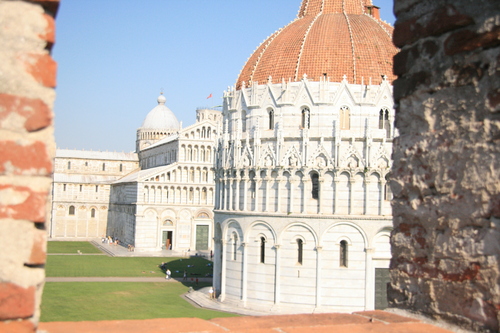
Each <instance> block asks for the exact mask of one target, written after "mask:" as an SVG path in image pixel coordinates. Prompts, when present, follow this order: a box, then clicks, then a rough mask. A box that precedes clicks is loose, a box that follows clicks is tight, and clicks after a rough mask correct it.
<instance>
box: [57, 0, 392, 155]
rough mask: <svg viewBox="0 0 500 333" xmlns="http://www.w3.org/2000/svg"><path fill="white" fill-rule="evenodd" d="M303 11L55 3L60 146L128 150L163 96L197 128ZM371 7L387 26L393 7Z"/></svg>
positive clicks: (282, 0) (284, 0) (198, 0)
mask: <svg viewBox="0 0 500 333" xmlns="http://www.w3.org/2000/svg"><path fill="white" fill-rule="evenodd" d="M300 3H301V0H249V1H244V0H177V1H173V0H144V1H137V0H64V1H61V4H60V7H59V11H58V13H57V18H56V24H57V37H56V38H57V39H56V44H55V46H54V48H53V57H54V59H55V60H56V61H57V62H58V75H57V79H58V82H57V89H56V92H57V98H56V102H55V107H54V109H55V138H56V143H57V147H58V148H66V149H86V150H90V149H91V150H101V151H106V150H108V151H126V152H129V151H133V150H134V149H135V136H136V130H137V128H138V127H140V126H141V125H142V122H143V120H144V118H145V117H146V115H147V113H148V112H149V111H151V109H152V108H154V107H155V106H156V105H157V101H156V99H157V97H158V96H159V94H160V92H161V90H162V89H163V92H164V95H165V97H166V98H167V102H166V105H167V106H168V107H169V108H170V109H171V110H172V111H173V112H174V113H175V115H176V116H177V118H178V119H179V121H182V123H183V127H186V126H189V125H191V124H193V123H194V121H195V115H196V108H198V107H206V106H208V107H213V106H217V105H220V104H221V103H222V93H223V91H224V90H226V89H227V87H228V86H233V85H234V83H235V81H236V78H237V77H238V74H239V73H240V70H241V68H242V67H243V65H244V64H245V62H246V60H247V59H248V57H249V56H250V55H251V54H252V52H253V51H254V50H255V48H257V46H259V44H260V43H261V42H262V41H263V40H264V39H265V38H266V37H267V36H269V35H270V34H271V33H273V32H274V31H276V30H277V29H279V28H281V27H283V26H285V25H286V24H288V23H289V22H291V21H292V20H293V19H295V17H296V16H297V13H298V10H299V7H300ZM373 3H374V4H375V5H376V6H379V7H381V16H382V19H384V20H386V21H387V22H389V23H391V24H393V23H394V16H393V14H392V5H393V1H392V0H373ZM210 94H212V95H213V97H212V98H210V99H207V97H208V96H209V95H210Z"/></svg>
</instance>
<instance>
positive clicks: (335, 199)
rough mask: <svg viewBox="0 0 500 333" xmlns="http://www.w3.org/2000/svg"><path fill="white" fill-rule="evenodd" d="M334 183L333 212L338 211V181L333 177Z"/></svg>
mask: <svg viewBox="0 0 500 333" xmlns="http://www.w3.org/2000/svg"><path fill="white" fill-rule="evenodd" d="M333 182H334V183H335V187H334V188H333V198H334V199H333V205H334V207H333V213H334V214H335V213H338V211H339V183H340V181H339V180H338V179H337V178H335V180H334V181H333Z"/></svg>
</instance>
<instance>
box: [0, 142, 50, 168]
mask: <svg viewBox="0 0 500 333" xmlns="http://www.w3.org/2000/svg"><path fill="white" fill-rule="evenodd" d="M8 164H10V167H11V168H13V170H7V169H6V167H7V165H8ZM6 171H7V172H9V173H14V174H17V175H20V174H24V175H25V174H36V175H43V176H49V175H50V174H51V173H52V159H51V158H49V156H48V154H47V149H46V146H45V144H44V143H43V142H40V141H36V142H34V143H32V144H30V145H25V146H24V145H21V144H19V143H16V142H14V141H0V174H4V173H5V172H6Z"/></svg>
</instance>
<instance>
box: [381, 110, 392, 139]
mask: <svg viewBox="0 0 500 333" xmlns="http://www.w3.org/2000/svg"><path fill="white" fill-rule="evenodd" d="M378 128H379V129H385V131H386V137H387V138H390V137H391V122H390V121H389V109H387V108H382V109H380V114H379V117H378Z"/></svg>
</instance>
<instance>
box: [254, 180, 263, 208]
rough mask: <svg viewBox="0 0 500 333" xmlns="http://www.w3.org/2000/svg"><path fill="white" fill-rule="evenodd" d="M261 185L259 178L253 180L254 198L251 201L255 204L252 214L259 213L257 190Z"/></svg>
mask: <svg viewBox="0 0 500 333" xmlns="http://www.w3.org/2000/svg"><path fill="white" fill-rule="evenodd" d="M255 177H256V178H257V176H255ZM261 184H262V180H261V179H260V178H259V179H256V180H255V198H254V199H253V200H254V203H255V207H254V210H253V211H254V212H258V211H259V189H260V186H261Z"/></svg>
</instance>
